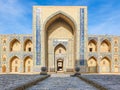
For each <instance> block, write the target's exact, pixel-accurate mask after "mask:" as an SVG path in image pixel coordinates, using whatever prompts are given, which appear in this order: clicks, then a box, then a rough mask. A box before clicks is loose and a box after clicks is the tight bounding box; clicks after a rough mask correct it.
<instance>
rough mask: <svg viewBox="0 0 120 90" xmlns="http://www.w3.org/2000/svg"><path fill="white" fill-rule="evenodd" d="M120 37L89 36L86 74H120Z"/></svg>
mask: <svg viewBox="0 0 120 90" xmlns="http://www.w3.org/2000/svg"><path fill="white" fill-rule="evenodd" d="M119 48H120V37H119V36H112V35H89V37H88V61H87V66H88V68H87V71H88V72H93V73H95V72H99V73H116V72H120V49H119Z"/></svg>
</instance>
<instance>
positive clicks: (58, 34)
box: [45, 13, 76, 72]
mask: <svg viewBox="0 0 120 90" xmlns="http://www.w3.org/2000/svg"><path fill="white" fill-rule="evenodd" d="M45 29H46V32H45V36H46V37H45V47H46V48H45V49H46V50H45V53H46V54H45V55H46V56H45V58H46V66H47V67H48V72H58V71H63V72H67V71H69V72H70V71H72V72H73V70H74V64H75V56H74V55H75V47H76V45H75V26H74V23H73V21H72V20H71V19H70V18H69V17H67V16H66V15H64V14H62V13H58V14H55V15H54V16H53V17H51V18H50V19H49V20H48V21H47V23H46V27H45Z"/></svg>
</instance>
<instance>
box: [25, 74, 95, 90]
mask: <svg viewBox="0 0 120 90" xmlns="http://www.w3.org/2000/svg"><path fill="white" fill-rule="evenodd" d="M27 90H97V89H96V88H95V87H93V86H91V85H89V84H87V83H86V82H84V81H82V80H80V79H79V78H77V77H70V75H59V74H58V75H51V77H49V78H47V79H46V80H44V81H42V82H39V83H37V84H36V85H34V86H32V87H30V88H28V89H27Z"/></svg>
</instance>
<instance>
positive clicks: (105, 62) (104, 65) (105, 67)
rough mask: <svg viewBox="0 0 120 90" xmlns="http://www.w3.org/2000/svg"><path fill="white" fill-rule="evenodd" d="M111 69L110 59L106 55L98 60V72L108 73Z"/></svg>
mask: <svg viewBox="0 0 120 90" xmlns="http://www.w3.org/2000/svg"><path fill="white" fill-rule="evenodd" d="M110 71H111V61H110V59H109V58H108V57H103V58H102V59H101V61H100V72H102V73H109V72H110Z"/></svg>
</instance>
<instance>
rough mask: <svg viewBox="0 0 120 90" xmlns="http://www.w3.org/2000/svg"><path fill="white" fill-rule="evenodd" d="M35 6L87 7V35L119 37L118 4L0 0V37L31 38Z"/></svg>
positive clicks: (111, 1)
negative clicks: (27, 36) (18, 36)
mask: <svg viewBox="0 0 120 90" xmlns="http://www.w3.org/2000/svg"><path fill="white" fill-rule="evenodd" d="M35 5H37V6H39V5H42V6H47V5H50V6H52V5H54V6H76V5H77V6H88V34H97V35H99V34H108V35H119V36H120V0H0V34H13V33H16V34H31V33H32V6H35Z"/></svg>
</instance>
